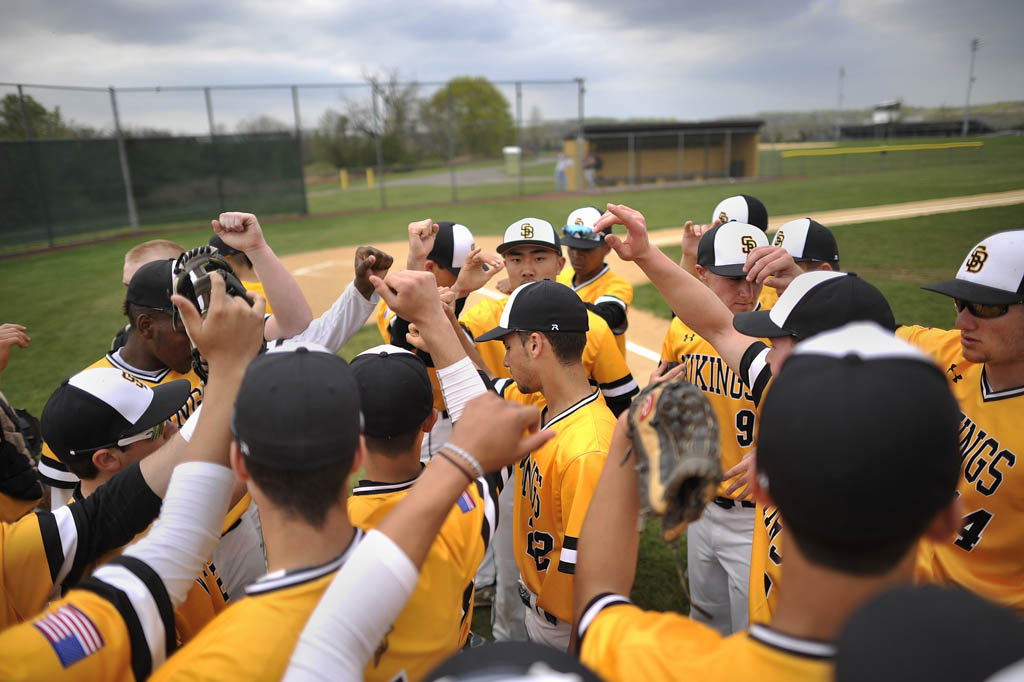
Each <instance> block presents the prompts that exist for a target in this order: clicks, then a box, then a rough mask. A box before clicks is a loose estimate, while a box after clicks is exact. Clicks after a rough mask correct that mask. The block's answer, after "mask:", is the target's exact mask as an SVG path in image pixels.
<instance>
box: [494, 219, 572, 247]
mask: <svg viewBox="0 0 1024 682" xmlns="http://www.w3.org/2000/svg"><path fill="white" fill-rule="evenodd" d="M524 245H533V246H544V247H547V248H549V249H551V250H552V251H556V252H558V253H559V254H561V253H562V244H561V242H559V240H558V235H557V234H556V233H555V228H553V227H551V223H549V222H548V221H546V220H541V219H540V218H522V219H520V220H517V221H515V222H514V223H512V224H511V225H509V226H508V227H506V228H505V236H504V238H503V239H502V241H501V244H499V245H498V253H499V254H502V253H505V252H506V251H508V250H509V249H511V248H513V247H515V246H524Z"/></svg>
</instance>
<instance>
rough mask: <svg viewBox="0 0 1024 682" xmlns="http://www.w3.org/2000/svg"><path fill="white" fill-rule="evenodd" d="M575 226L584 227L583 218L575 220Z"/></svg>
mask: <svg viewBox="0 0 1024 682" xmlns="http://www.w3.org/2000/svg"><path fill="white" fill-rule="evenodd" d="M573 225H583V218H577V219H576V220H574V221H573Z"/></svg>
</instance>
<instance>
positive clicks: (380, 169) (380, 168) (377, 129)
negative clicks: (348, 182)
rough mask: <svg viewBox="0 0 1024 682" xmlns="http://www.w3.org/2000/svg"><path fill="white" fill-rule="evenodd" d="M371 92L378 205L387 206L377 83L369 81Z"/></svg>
mask: <svg viewBox="0 0 1024 682" xmlns="http://www.w3.org/2000/svg"><path fill="white" fill-rule="evenodd" d="M370 87H371V93H370V97H371V99H372V100H373V142H374V146H375V147H376V148H377V175H378V176H379V177H380V207H381V208H387V207H388V199H387V196H386V195H385V192H384V151H383V149H382V148H381V142H380V134H381V122H380V113H379V110H378V108H377V83H376V82H374V81H370Z"/></svg>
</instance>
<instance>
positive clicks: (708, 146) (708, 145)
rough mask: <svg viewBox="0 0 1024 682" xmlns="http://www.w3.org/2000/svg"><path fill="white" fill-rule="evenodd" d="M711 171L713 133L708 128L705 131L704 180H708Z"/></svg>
mask: <svg viewBox="0 0 1024 682" xmlns="http://www.w3.org/2000/svg"><path fill="white" fill-rule="evenodd" d="M710 172H711V133H710V132H708V131H707V130H705V131H704V178H703V181H704V182H707V181H708V174H709V173H710Z"/></svg>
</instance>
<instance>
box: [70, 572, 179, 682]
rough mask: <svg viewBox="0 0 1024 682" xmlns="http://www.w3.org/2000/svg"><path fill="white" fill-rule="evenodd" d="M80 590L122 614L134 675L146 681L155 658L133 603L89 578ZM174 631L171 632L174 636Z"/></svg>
mask: <svg viewBox="0 0 1024 682" xmlns="http://www.w3.org/2000/svg"><path fill="white" fill-rule="evenodd" d="M78 587H79V589H82V590H88V591H89V592H92V593H94V594H97V595H99V596H100V597H102V598H103V599H106V600H107V601H108V602H110V603H111V604H113V606H114V608H115V609H117V612H118V613H119V614H121V619H122V620H123V621H124V625H125V628H126V629H127V630H128V643H129V647H130V651H131V662H132V674H133V675H134V676H135V679H136V680H145V679H147V678H148V677H149V675H150V673H152V672H153V657H152V655H150V653H149V645H148V644H147V642H146V635H145V633H143V631H142V623H140V622H139V617H138V615H137V614H136V613H135V609H134V607H132V602H131V600H130V599H129V598H128V595H127V594H125V593H124V592H123V591H122V590H119V589H117V588H116V587H113V586H112V585H108V584H107V583H105V582H103V581H102V580H97V579H96V578H87V579H86V580H83V581H82V584H81V585H79V586H78ZM173 632H174V630H171V633H172V634H173Z"/></svg>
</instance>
